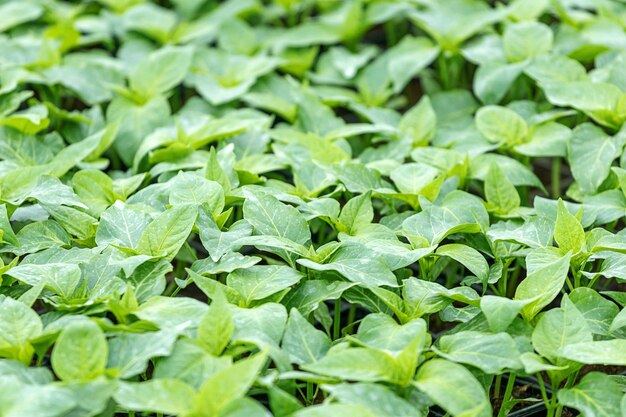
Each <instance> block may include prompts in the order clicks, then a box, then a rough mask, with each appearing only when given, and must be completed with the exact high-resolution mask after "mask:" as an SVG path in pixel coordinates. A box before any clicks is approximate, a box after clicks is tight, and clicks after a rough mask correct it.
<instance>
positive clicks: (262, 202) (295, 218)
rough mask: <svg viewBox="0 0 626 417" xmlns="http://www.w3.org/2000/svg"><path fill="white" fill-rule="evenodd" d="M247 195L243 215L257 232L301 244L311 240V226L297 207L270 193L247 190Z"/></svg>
mask: <svg viewBox="0 0 626 417" xmlns="http://www.w3.org/2000/svg"><path fill="white" fill-rule="evenodd" d="M245 196H246V200H245V201H244V204H243V212H244V214H243V215H244V218H245V219H246V220H247V221H248V222H249V223H250V224H252V226H253V227H254V231H255V234H259V235H269V236H277V237H282V238H286V239H289V240H292V241H294V242H296V243H299V244H300V245H306V244H307V243H309V242H310V240H311V232H310V230H309V226H308V224H307V222H306V220H305V219H304V217H303V216H302V214H301V213H300V212H299V211H298V210H297V209H296V208H294V207H291V206H288V205H286V204H283V203H281V202H280V201H278V200H277V199H276V197H273V196H271V195H269V194H262V193H252V192H246V195H245Z"/></svg>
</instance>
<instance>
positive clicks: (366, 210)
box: [339, 192, 374, 235]
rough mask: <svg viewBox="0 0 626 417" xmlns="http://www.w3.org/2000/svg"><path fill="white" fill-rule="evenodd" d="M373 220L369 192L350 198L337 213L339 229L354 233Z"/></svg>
mask: <svg viewBox="0 0 626 417" xmlns="http://www.w3.org/2000/svg"><path fill="white" fill-rule="evenodd" d="M372 220H374V211H373V209H372V201H371V193H369V192H367V193H365V194H361V195H360V196H358V197H354V198H352V199H350V200H349V201H348V202H347V203H346V205H345V206H344V207H343V208H342V209H341V213H340V214H339V224H340V230H341V231H345V232H346V233H348V234H350V235H355V234H357V233H358V232H359V229H360V228H363V227H365V226H367V225H369V224H370V223H372Z"/></svg>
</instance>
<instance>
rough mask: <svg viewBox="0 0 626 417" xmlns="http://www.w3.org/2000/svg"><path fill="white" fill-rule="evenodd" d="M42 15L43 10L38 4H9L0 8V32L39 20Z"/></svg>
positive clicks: (13, 2)
mask: <svg viewBox="0 0 626 417" xmlns="http://www.w3.org/2000/svg"><path fill="white" fill-rule="evenodd" d="M42 14H43V9H42V8H41V7H40V6H39V5H38V4H33V3H21V2H15V1H12V2H9V3H5V4H3V5H2V6H1V7H0V16H2V23H0V32H5V31H7V30H9V29H11V28H13V27H15V26H18V25H21V24H23V23H26V22H30V21H31V20H35V19H37V18H39V16H41V15H42Z"/></svg>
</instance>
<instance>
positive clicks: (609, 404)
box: [558, 372, 624, 417]
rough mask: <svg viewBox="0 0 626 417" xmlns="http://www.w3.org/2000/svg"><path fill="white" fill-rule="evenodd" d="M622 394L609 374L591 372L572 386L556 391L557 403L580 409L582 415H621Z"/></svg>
mask: <svg viewBox="0 0 626 417" xmlns="http://www.w3.org/2000/svg"><path fill="white" fill-rule="evenodd" d="M623 397H624V394H623V392H622V388H621V387H620V385H619V384H618V383H617V382H615V381H614V380H613V379H612V378H611V377H610V376H608V375H606V374H603V373H600V372H591V373H588V374H587V375H585V376H584V377H583V378H582V379H581V380H580V382H579V383H578V385H576V386H575V387H573V388H565V389H561V390H559V392H558V399H559V403H561V404H563V405H565V406H567V407H571V408H574V409H576V410H578V411H580V415H581V416H582V417H613V416H619V415H623V414H622V412H621V410H622V408H621V403H622V402H623V401H622V398H623Z"/></svg>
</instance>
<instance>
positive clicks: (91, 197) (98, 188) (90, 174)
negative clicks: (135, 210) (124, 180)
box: [72, 170, 115, 217]
mask: <svg viewBox="0 0 626 417" xmlns="http://www.w3.org/2000/svg"><path fill="white" fill-rule="evenodd" d="M72 187H73V188H74V191H75V192H76V194H78V197H80V200H81V201H82V202H83V203H85V204H86V205H87V207H89V213H90V214H91V215H93V216H96V217H97V216H100V214H102V212H103V211H104V210H106V208H107V207H109V206H110V205H111V204H112V203H113V202H114V201H115V194H114V192H113V180H112V179H111V178H109V176H107V175H106V174H105V173H103V172H101V171H96V170H83V171H79V172H77V173H76V174H74V176H73V177H72Z"/></svg>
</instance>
